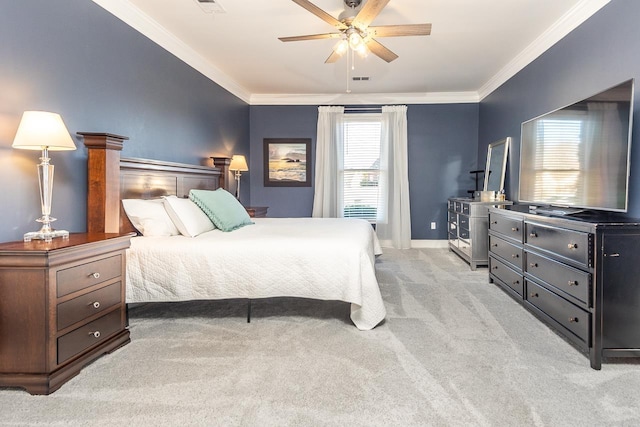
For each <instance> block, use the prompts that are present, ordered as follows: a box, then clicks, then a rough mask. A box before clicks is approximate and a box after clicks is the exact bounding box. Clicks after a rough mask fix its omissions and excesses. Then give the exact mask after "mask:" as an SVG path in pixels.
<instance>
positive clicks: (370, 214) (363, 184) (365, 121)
mask: <svg viewBox="0 0 640 427" xmlns="http://www.w3.org/2000/svg"><path fill="white" fill-rule="evenodd" d="M343 132H344V134H343V137H344V153H343V165H344V168H343V169H342V170H341V171H340V174H341V177H340V178H341V179H340V180H341V182H342V208H343V209H342V211H343V215H344V217H346V218H364V219H366V220H368V221H371V222H375V220H376V216H377V213H378V211H379V209H380V206H379V203H380V201H381V197H380V195H379V189H378V184H379V182H380V132H381V122H380V114H354V115H347V116H346V117H345V119H344V123H343Z"/></svg>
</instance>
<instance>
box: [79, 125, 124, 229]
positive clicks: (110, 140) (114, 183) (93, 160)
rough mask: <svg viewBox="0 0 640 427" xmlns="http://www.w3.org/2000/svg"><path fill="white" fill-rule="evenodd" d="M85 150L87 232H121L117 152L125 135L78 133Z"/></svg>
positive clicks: (118, 156)
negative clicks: (86, 155)
mask: <svg viewBox="0 0 640 427" xmlns="http://www.w3.org/2000/svg"><path fill="white" fill-rule="evenodd" d="M78 135H81V136H82V137H84V145H85V146H86V147H87V149H88V152H89V154H88V159H87V232H89V233H118V232H119V231H120V151H122V146H123V143H124V141H126V140H127V139H129V138H128V137H126V136H120V135H114V134H111V133H94V132H78Z"/></svg>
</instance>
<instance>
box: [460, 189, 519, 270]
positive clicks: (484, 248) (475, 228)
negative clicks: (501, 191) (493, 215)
mask: <svg viewBox="0 0 640 427" xmlns="http://www.w3.org/2000/svg"><path fill="white" fill-rule="evenodd" d="M511 204H512V202H510V201H500V202H499V201H490V202H483V201H480V200H473V199H467V198H455V197H454V198H451V199H449V200H448V210H447V218H448V221H447V223H448V227H449V235H448V242H449V250H451V251H453V252H455V253H456V254H458V255H459V256H460V257H461V258H462V259H463V260H465V261H466V262H467V263H469V266H470V267H471V270H475V269H476V267H478V266H481V265H482V266H484V265H489V247H488V245H487V233H488V229H489V226H488V221H489V220H488V211H489V208H490V207H493V206H506V205H511Z"/></svg>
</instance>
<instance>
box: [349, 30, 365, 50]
mask: <svg viewBox="0 0 640 427" xmlns="http://www.w3.org/2000/svg"><path fill="white" fill-rule="evenodd" d="M363 44H364V42H363V40H362V36H361V35H360V34H358V33H357V32H352V33H351V34H349V46H350V47H351V49H353V50H355V51H357V50H358V48H359V47H360V46H362V45H363Z"/></svg>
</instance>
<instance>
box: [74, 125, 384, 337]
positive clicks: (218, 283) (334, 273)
mask: <svg viewBox="0 0 640 427" xmlns="http://www.w3.org/2000/svg"><path fill="white" fill-rule="evenodd" d="M82 136H83V137H84V139H85V145H86V146H87V148H88V151H89V156H88V182H89V185H88V201H87V210H88V215H87V218H88V221H87V229H88V231H89V232H120V233H126V232H131V231H134V230H135V228H134V227H133V225H132V224H131V222H130V221H129V219H128V217H127V216H126V215H125V214H124V212H123V209H122V204H121V203H120V201H121V200H123V199H154V198H159V197H162V196H170V195H175V196H177V197H179V198H184V197H187V196H188V194H189V191H190V190H192V189H195V190H216V189H217V188H224V187H225V186H226V185H225V184H226V183H228V182H229V179H228V178H229V170H228V164H229V159H226V158H215V159H214V162H215V165H216V167H208V166H202V165H184V164H179V163H172V162H159V161H153V160H144V159H125V158H120V150H121V149H122V146H123V142H124V141H125V140H126V138H125V137H121V136H118V135H113V134H95V133H82ZM252 222H253V224H251V225H247V226H244V227H241V228H239V229H237V230H234V231H231V232H223V231H220V230H218V229H214V230H211V231H206V232H204V233H202V234H199V235H197V236H196V237H187V236H184V235H176V236H171V237H142V236H137V237H133V238H132V242H131V248H130V249H129V250H128V252H127V268H126V273H127V292H126V294H127V302H128V303H146V302H171V301H190V300H213V299H232V298H246V299H249V300H251V299H257V298H270V297H299V298H312V299H320V300H336V301H344V302H348V303H350V307H351V308H350V310H351V312H350V317H351V320H352V322H353V323H354V325H355V326H356V327H357V328H358V329H361V330H369V329H372V328H374V327H375V326H376V325H378V324H379V323H380V322H381V321H383V319H384V317H385V315H386V311H385V308H384V303H383V301H382V297H381V294H380V289H379V286H378V282H377V280H376V276H375V256H376V255H377V254H380V253H381V250H380V246H379V244H378V240H377V238H376V236H375V233H374V232H373V230H372V227H371V226H370V225H369V224H368V223H367V222H365V221H362V220H358V219H329V218H327V219H319V218H252Z"/></svg>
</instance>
